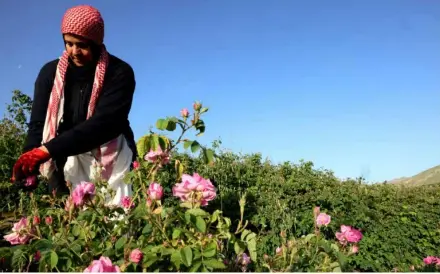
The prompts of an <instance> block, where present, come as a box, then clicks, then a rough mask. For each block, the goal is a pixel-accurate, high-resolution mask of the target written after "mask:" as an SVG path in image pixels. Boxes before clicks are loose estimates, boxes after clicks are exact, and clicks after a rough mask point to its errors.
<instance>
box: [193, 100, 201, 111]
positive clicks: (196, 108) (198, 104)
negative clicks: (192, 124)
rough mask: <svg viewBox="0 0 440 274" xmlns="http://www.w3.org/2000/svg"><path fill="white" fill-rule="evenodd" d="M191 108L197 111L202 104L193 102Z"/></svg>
mask: <svg viewBox="0 0 440 274" xmlns="http://www.w3.org/2000/svg"><path fill="white" fill-rule="evenodd" d="M193 108H194V110H195V111H199V110H200V109H201V108H202V104H200V103H199V102H194V104H193Z"/></svg>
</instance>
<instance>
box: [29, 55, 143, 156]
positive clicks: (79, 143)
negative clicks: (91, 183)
mask: <svg viewBox="0 0 440 274" xmlns="http://www.w3.org/2000/svg"><path fill="white" fill-rule="evenodd" d="M57 64H58V59H56V60H53V61H51V62H49V63H47V64H45V65H44V66H43V68H42V69H41V70H40V73H39V75H38V77H37V80H36V82H35V91H34V99H33V105H32V112H31V117H30V122H29V130H28V136H27V140H26V143H25V146H24V151H28V150H31V149H33V148H35V147H39V146H41V142H42V137H43V127H44V122H45V119H46V112H47V107H48V103H49V97H50V93H51V91H52V86H53V82H54V78H55V72H56V68H57ZM95 69H96V63H92V64H90V65H88V66H84V67H77V66H75V65H74V64H72V63H70V65H69V68H68V69H67V72H66V83H65V88H64V98H65V99H64V116H63V120H62V123H60V125H59V126H58V132H57V136H56V137H55V138H53V139H52V140H51V141H49V142H48V143H46V144H44V145H45V146H46V148H47V149H48V151H49V153H50V155H51V156H52V158H53V159H63V158H67V157H69V156H73V155H78V154H81V153H85V152H88V151H91V150H92V149H95V148H97V147H99V146H100V145H103V144H104V143H106V142H108V141H110V140H112V139H114V138H116V137H117V136H119V135H120V134H124V136H125V138H126V139H127V142H128V145H129V146H130V148H131V149H132V151H133V154H134V155H133V160H134V159H135V158H136V156H137V153H136V144H135V140H134V135H133V131H132V130H131V127H130V123H129V121H128V115H129V112H130V109H131V104H132V100H133V94H134V90H135V86H136V81H135V76H134V72H133V69H132V68H131V66H130V65H129V64H127V63H126V62H124V61H122V60H121V59H119V58H117V57H115V56H113V55H110V57H109V65H108V68H107V71H106V75H105V78H104V85H103V89H102V91H101V94H100V96H99V98H98V101H97V104H96V108H95V113H94V115H93V116H92V117H91V118H90V119H88V120H86V117H87V108H88V105H89V101H90V97H91V92H92V86H93V79H94V73H95Z"/></svg>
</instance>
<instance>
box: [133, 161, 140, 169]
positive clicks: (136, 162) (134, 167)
mask: <svg viewBox="0 0 440 274" xmlns="http://www.w3.org/2000/svg"><path fill="white" fill-rule="evenodd" d="M139 167H140V164H139V162H138V161H134V162H133V169H134V170H136V169H138V168H139Z"/></svg>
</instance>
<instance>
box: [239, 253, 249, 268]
mask: <svg viewBox="0 0 440 274" xmlns="http://www.w3.org/2000/svg"><path fill="white" fill-rule="evenodd" d="M238 262H239V263H241V264H242V265H244V266H246V265H248V264H250V262H251V258H250V257H249V256H248V255H247V254H246V253H243V254H241V256H240V257H239V259H238Z"/></svg>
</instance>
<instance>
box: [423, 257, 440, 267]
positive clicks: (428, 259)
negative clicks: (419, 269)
mask: <svg viewBox="0 0 440 274" xmlns="http://www.w3.org/2000/svg"><path fill="white" fill-rule="evenodd" d="M437 260H438V258H436V257H434V256H428V257H426V258H424V259H423V262H424V263H425V264H426V265H428V264H435V263H437Z"/></svg>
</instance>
